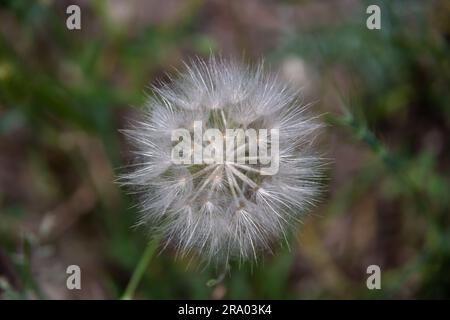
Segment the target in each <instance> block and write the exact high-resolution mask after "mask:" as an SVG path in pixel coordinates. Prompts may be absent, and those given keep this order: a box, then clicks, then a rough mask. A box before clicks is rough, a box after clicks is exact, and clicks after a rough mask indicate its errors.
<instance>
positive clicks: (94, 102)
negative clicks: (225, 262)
mask: <svg viewBox="0 0 450 320" xmlns="http://www.w3.org/2000/svg"><path fill="white" fill-rule="evenodd" d="M70 4H78V5H79V6H80V8H81V25H82V29H81V30H73V31H71V30H68V29H67V28H66V19H67V17H68V15H67V14H66V8H67V6H69V5H70ZM369 4H377V5H379V6H380V8H381V30H368V29H367V27H366V19H367V17H368V14H366V8H367V6H368V5H369ZM449 17H450V2H448V1H414V0H411V1H376V0H373V1H354V0H342V1H312V0H311V1H306V0H305V1H294V0H290V1H264V0H246V1H225V0H223V1H220V0H211V1H207V0H203V1H202V0H185V1H176V0H152V1H146V0H135V1H125V0H122V1H120V0H110V1H87V0H85V1H81V0H80V1H54V0H39V1H27V0H14V1H13V0H2V1H0V297H1V298H4V299H80V298H85V299H115V298H118V297H120V295H121V294H122V293H123V290H124V288H125V286H126V284H127V282H128V280H129V278H130V275H131V273H132V272H133V270H134V268H135V266H136V264H137V262H138V260H139V257H140V255H141V253H142V252H143V250H144V248H145V245H146V242H147V240H148V234H146V231H145V230H143V229H139V228H138V229H136V228H133V227H132V226H133V224H134V222H135V218H136V209H135V208H133V198H132V197H130V196H128V195H126V192H124V190H120V188H119V187H118V186H117V185H116V184H115V183H114V179H115V176H116V174H117V173H118V172H120V170H121V167H122V166H124V165H126V164H127V163H129V159H130V154H129V146H128V145H127V144H126V142H125V141H124V138H123V136H122V135H121V134H120V133H119V132H118V129H120V128H124V127H126V125H127V122H128V120H129V119H130V118H132V117H133V116H134V115H135V114H136V112H135V110H136V108H134V107H137V108H139V107H141V106H142V105H143V103H144V102H145V94H151V93H150V91H149V90H148V88H149V85H150V84H151V83H155V80H156V79H159V78H163V79H164V78H165V77H166V75H165V72H171V71H172V70H173V67H181V66H182V61H183V59H184V60H187V59H190V58H192V57H194V56H195V55H199V56H208V55H209V54H210V52H213V53H221V54H222V55H224V56H228V55H234V56H238V57H245V59H247V61H257V60H258V59H260V58H264V60H265V61H266V62H267V64H268V65H270V66H271V68H272V69H273V70H276V71H278V72H279V73H280V76H282V77H283V78H285V79H286V81H289V82H290V83H291V84H292V86H294V87H297V88H303V94H304V99H305V102H310V101H314V102H315V103H314V106H313V107H312V110H313V111H314V112H316V113H318V114H323V121H324V122H325V123H326V125H327V128H326V131H325V132H324V134H323V137H321V141H320V145H321V148H322V150H323V151H324V153H325V154H326V156H327V157H329V158H331V159H332V163H331V164H330V166H329V169H328V172H327V176H328V178H327V182H326V183H327V185H328V187H327V192H326V193H325V194H324V195H323V197H322V198H323V199H322V202H321V204H320V205H319V206H317V207H316V209H315V210H314V211H313V212H312V214H310V215H309V216H308V218H306V219H305V221H304V224H303V225H301V226H300V228H299V229H298V230H296V231H295V232H294V234H293V235H292V239H291V241H290V243H291V248H290V250H289V248H286V247H280V248H279V249H278V250H277V251H276V254H275V255H273V256H271V255H267V256H265V257H263V259H262V261H261V262H260V264H258V265H250V264H249V265H245V264H244V265H241V266H238V265H233V266H232V270H231V273H230V275H228V276H227V277H226V278H225V279H224V281H223V282H222V283H220V284H218V285H216V286H213V287H209V286H207V285H206V283H207V282H208V280H209V279H212V278H214V277H216V276H217V270H216V269H215V268H213V267H209V268H204V267H203V266H197V265H196V263H195V259H194V260H193V262H191V263H190V265H189V260H182V259H181V260H180V259H175V257H174V253H173V252H172V251H171V250H168V251H164V252H163V253H162V254H160V255H158V256H156V257H155V258H154V259H153V260H152V261H151V263H150V264H149V266H148V269H147V271H146V273H145V275H144V278H143V280H142V282H141V284H140V286H139V288H138V290H137V292H136V298H138V299H169V298H192V299H194V298H206V299H210V298H211V299H222V298H245V299H252V298H260V299H265V298H273V299H299V298H300V299H316V298H337V299H348V298H402V299H409V298H450V229H449V227H450V188H449V184H450V181H449V172H450V149H449V142H450V105H449V101H450V100H449V98H450V97H449V84H450V60H449V57H450V54H449V53H450V50H449V44H450V23H449V21H450V19H449ZM71 264H76V265H79V266H80V267H81V270H82V290H73V291H69V290H67V288H66V278H67V275H66V268H67V266H68V265H71ZM371 264H376V265H379V266H380V267H381V271H382V289H381V290H368V289H367V287H366V279H367V277H368V275H367V273H366V268H367V267H368V266H369V265H371Z"/></svg>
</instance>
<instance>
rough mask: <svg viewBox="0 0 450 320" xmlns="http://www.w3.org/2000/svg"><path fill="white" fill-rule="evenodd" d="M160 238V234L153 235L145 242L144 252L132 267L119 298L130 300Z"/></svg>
mask: <svg viewBox="0 0 450 320" xmlns="http://www.w3.org/2000/svg"><path fill="white" fill-rule="evenodd" d="M160 240H161V237H160V236H155V237H153V238H152V239H151V240H150V241H149V243H148V244H147V247H146V248H145V251H144V254H143V255H142V256H141V259H140V260H139V263H138V264H137V266H136V268H135V269H134V271H133V275H132V276H131V279H130V281H129V282H128V285H127V287H126V289H125V292H124V293H123V295H122V297H121V300H130V299H132V298H133V296H134V292H135V291H136V289H137V287H138V285H139V282H140V281H141V279H142V276H143V275H144V273H145V270H146V269H147V266H148V264H149V262H150V260H151V259H152V257H153V255H154V254H155V252H156V249H157V248H158V245H159V242H160Z"/></svg>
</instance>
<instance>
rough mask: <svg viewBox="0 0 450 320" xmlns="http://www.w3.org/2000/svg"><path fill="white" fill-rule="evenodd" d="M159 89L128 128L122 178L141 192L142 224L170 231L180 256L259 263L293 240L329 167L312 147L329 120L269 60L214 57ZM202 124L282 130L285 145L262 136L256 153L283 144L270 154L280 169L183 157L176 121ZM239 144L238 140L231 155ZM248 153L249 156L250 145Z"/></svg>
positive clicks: (170, 241)
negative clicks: (177, 153)
mask: <svg viewBox="0 0 450 320" xmlns="http://www.w3.org/2000/svg"><path fill="white" fill-rule="evenodd" d="M153 92H154V95H153V96H152V97H151V98H149V101H148V103H147V106H146V109H145V111H144V113H143V114H142V119H140V120H138V121H136V122H135V123H134V124H133V125H132V128H130V129H127V130H123V131H124V132H125V134H126V135H127V136H128V137H129V138H130V140H131V141H132V142H133V144H134V146H135V154H136V163H135V164H133V165H132V166H131V170H129V172H127V173H126V174H124V175H123V176H121V178H120V182H121V183H122V184H123V185H127V186H130V187H131V188H133V189H134V190H136V191H137V192H138V194H139V195H140V200H139V207H140V211H141V217H140V220H139V222H140V223H145V224H148V225H149V226H151V230H152V232H157V233H160V234H162V236H163V239H164V241H165V244H166V245H170V246H172V247H175V248H176V249H178V252H179V253H180V254H182V255H184V254H186V253H189V252H191V251H194V252H196V253H199V254H200V256H202V257H204V258H206V260H208V261H210V260H216V261H219V262H224V261H225V262H227V261H228V260H229V259H233V258H239V259H242V260H245V259H250V260H256V259H257V257H258V253H259V252H261V251H267V250H270V249H271V247H272V246H273V244H275V243H277V242H278V241H279V240H281V239H283V238H284V239H286V232H287V231H288V230H289V229H291V227H292V226H294V225H295V224H296V223H297V222H298V221H300V219H301V217H302V215H303V214H305V213H306V212H307V210H308V209H309V207H310V206H312V205H313V204H314V203H315V201H316V198H317V195H318V193H319V191H320V179H321V171H322V170H321V167H322V161H321V158H320V157H318V156H317V155H316V153H315V151H314V147H313V141H314V139H315V137H316V136H317V135H318V130H319V128H320V127H321V125H320V124H319V123H318V121H317V120H316V118H315V117H311V116H310V115H308V113H307V110H306V109H307V106H304V105H302V102H301V100H300V98H299V95H298V92H294V91H292V90H291V89H290V88H288V87H287V86H285V84H284V83H282V82H281V81H280V80H279V79H278V78H277V77H276V76H274V75H272V74H270V73H268V72H266V71H265V70H264V68H263V65H262V64H260V65H258V66H256V67H251V66H246V65H243V64H241V63H239V62H236V61H228V60H224V59H221V58H220V59H219V58H214V57H211V58H209V59H208V60H207V61H205V60H201V59H197V60H196V61H193V62H191V63H190V64H188V65H187V64H186V65H185V71H184V72H181V73H179V74H178V76H177V77H176V79H171V82H170V83H162V84H160V85H159V86H158V87H156V86H155V87H153ZM194 121H202V122H201V123H202V129H203V130H206V129H208V128H216V129H219V130H220V131H223V132H225V131H226V129H238V128H241V129H255V130H256V131H258V130H261V129H266V130H268V131H269V132H271V130H272V129H277V130H278V132H279V134H278V135H279V137H278V140H279V147H278V150H274V148H273V145H272V150H270V149H271V147H270V146H271V145H270V141H261V139H263V140H264V139H265V138H264V136H263V137H261V136H260V137H259V139H258V143H259V144H258V151H272V154H273V153H275V152H276V151H278V155H277V156H278V157H277V158H271V159H272V160H273V159H276V161H278V162H279V163H278V170H277V171H276V173H274V174H272V175H270V174H269V175H268V174H263V170H264V166H263V165H262V164H261V162H262V160H263V159H262V158H261V157H262V156H261V154H260V153H257V155H256V156H255V157H254V159H253V160H256V163H255V161H253V162H252V163H248V161H247V162H246V163H240V162H238V161H235V162H233V161H226V160H225V161H223V162H216V163H209V164H207V163H203V164H198V163H191V164H189V163H187V164H175V163H174V162H173V161H172V158H171V155H172V148H173V146H174V142H173V141H172V140H171V133H172V132H173V130H175V129H178V128H186V129H188V130H189V132H193V130H194V129H193V127H194V125H193V124H194ZM227 138H229V137H228V136H225V140H226V139H227ZM266 138H267V140H270V138H271V137H270V136H268V137H266ZM272 138H273V137H272ZM260 142H266V143H265V144H263V143H260ZM267 142H269V143H267ZM201 144H202V145H203V144H207V143H206V142H204V141H203V142H201ZM224 145H226V141H224ZM203 146H204V145H203ZM226 148H227V147H225V149H226ZM264 148H266V149H269V150H263V149H264ZM237 149H238V145H237V144H235V146H234V150H231V152H232V154H238V150H237ZM226 151H227V150H226ZM228 151H229V150H228ZM269 153H270V152H269ZM243 155H244V156H246V157H247V160H249V159H250V156H249V146H248V145H245V147H244V153H243ZM266 160H267V159H266Z"/></svg>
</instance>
